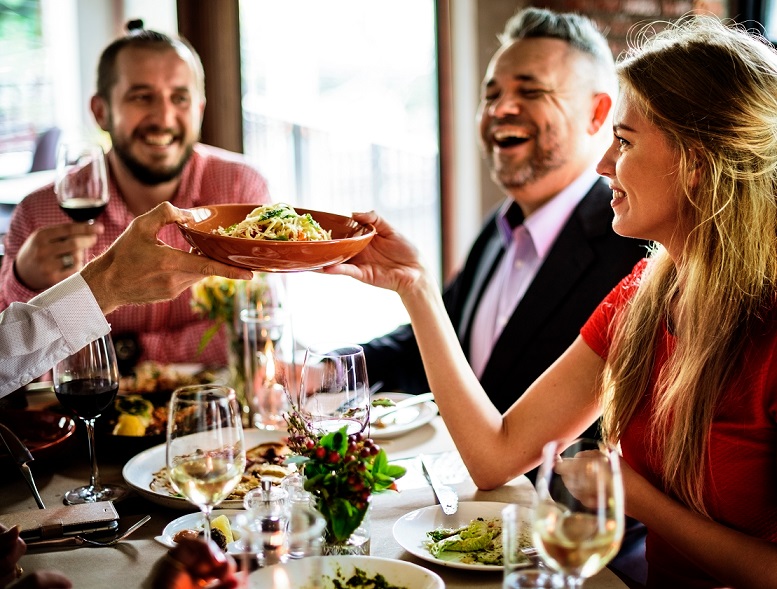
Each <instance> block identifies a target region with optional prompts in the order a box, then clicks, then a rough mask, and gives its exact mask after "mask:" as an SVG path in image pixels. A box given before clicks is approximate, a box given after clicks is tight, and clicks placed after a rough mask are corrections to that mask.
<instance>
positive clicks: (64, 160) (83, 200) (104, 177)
mask: <svg viewBox="0 0 777 589" xmlns="http://www.w3.org/2000/svg"><path fill="white" fill-rule="evenodd" d="M54 189H55V192H56V194H57V202H59V206H60V208H61V209H62V211H63V212H65V213H66V214H67V215H68V216H69V217H70V218H71V219H73V220H74V221H76V222H81V223H84V222H88V223H91V222H93V221H94V219H96V218H97V216H98V215H99V214H100V213H102V212H103V211H104V210H105V207H106V206H107V205H108V199H109V198H110V191H109V190H108V169H107V166H106V164H105V154H104V153H103V149H102V147H101V146H100V145H99V144H97V143H89V142H83V141H75V142H65V143H62V144H61V145H60V146H59V149H58V150H57V172H56V181H55V183H54Z"/></svg>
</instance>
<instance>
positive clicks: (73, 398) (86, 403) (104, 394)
mask: <svg viewBox="0 0 777 589" xmlns="http://www.w3.org/2000/svg"><path fill="white" fill-rule="evenodd" d="M117 392H119V384H118V383H116V382H111V381H110V380H109V379H106V378H77V379H75V380H71V381H68V382H63V383H61V384H60V385H59V387H58V388H57V390H56V395H57V400H58V401H59V402H60V403H61V404H62V405H63V406H64V407H66V408H67V409H69V410H70V411H72V412H73V413H74V414H75V415H76V416H77V417H80V418H81V419H96V418H97V417H99V416H100V415H101V414H102V412H103V411H105V409H107V408H108V406H109V405H110V404H111V403H112V402H113V399H114V398H115V397H116V393H117Z"/></svg>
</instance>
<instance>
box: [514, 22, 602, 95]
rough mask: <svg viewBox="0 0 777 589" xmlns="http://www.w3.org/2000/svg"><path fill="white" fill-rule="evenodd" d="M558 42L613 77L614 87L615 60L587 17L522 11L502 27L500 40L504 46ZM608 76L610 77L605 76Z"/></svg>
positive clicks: (600, 34)
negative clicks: (520, 42) (545, 40)
mask: <svg viewBox="0 0 777 589" xmlns="http://www.w3.org/2000/svg"><path fill="white" fill-rule="evenodd" d="M531 38H535V39H536V38H549V39H560V40H562V41H565V42H566V43H568V44H569V45H570V47H574V48H575V49H577V50H578V51H580V52H581V53H584V54H585V55H588V56H589V57H591V58H592V60H593V61H594V63H596V64H597V65H599V66H600V67H602V71H603V72H607V74H611V75H612V83H613V84H615V61H614V59H613V56H612V50H611V49H610V46H609V44H608V43H607V39H605V37H604V35H603V34H602V33H601V32H600V31H599V29H598V28H597V26H596V24H595V23H594V22H593V21H592V20H591V19H590V18H588V17H586V16H583V15H581V14H576V13H572V12H563V13H562V12H553V11H552V10H547V9H545V8H534V7H530V8H524V9H523V10H520V11H518V12H516V13H515V14H514V15H513V16H512V17H510V19H509V20H508V21H507V23H506V24H505V28H504V31H503V32H502V33H501V34H500V35H499V41H500V42H501V43H502V44H503V45H505V44H508V43H512V42H513V41H517V40H519V39H531ZM608 77H609V75H608Z"/></svg>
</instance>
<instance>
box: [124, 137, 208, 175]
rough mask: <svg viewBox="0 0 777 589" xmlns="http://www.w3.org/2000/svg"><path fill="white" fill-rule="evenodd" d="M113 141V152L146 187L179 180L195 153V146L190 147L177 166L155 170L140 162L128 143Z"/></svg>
mask: <svg viewBox="0 0 777 589" xmlns="http://www.w3.org/2000/svg"><path fill="white" fill-rule="evenodd" d="M111 139H112V140H113V145H112V147H113V151H114V152H115V153H116V155H117V157H118V158H119V160H120V161H121V163H122V164H124V166H125V167H126V168H127V169H128V170H129V171H130V173H131V174H132V175H133V176H134V177H135V179H136V180H137V181H138V182H140V183H141V184H143V185H145V186H157V185H158V184H164V183H165V182H169V181H170V180H174V179H175V178H178V177H179V176H180V175H181V173H182V172H183V169H184V167H185V166H186V164H187V163H189V159H191V157H192V153H194V145H189V146H188V147H187V148H186V151H184V153H183V156H182V157H181V160H180V161H179V162H178V164H177V165H175V166H167V167H164V168H158V169H155V168H150V167H149V166H146V165H145V164H143V163H141V162H139V161H138V160H137V159H136V158H135V157H134V156H133V155H132V154H131V153H130V150H129V143H128V142H121V141H116V140H115V138H114V137H113V136H112V137H111Z"/></svg>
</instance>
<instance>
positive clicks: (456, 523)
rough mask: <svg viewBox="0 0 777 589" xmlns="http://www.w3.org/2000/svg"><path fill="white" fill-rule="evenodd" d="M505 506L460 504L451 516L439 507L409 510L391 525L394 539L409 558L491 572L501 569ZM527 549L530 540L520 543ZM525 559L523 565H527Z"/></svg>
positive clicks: (472, 503)
mask: <svg viewBox="0 0 777 589" xmlns="http://www.w3.org/2000/svg"><path fill="white" fill-rule="evenodd" d="M507 505H508V503H497V502H492V501H463V502H460V503H459V508H458V510H457V511H456V513H455V514H453V515H445V514H444V513H443V512H442V509H440V506H439V505H432V506H430V507H424V508H422V509H417V510H415V511H411V512H410V513H408V514H406V515H404V516H402V517H401V518H399V519H398V520H397V521H396V523H395V524H394V529H393V533H394V539H395V540H396V541H397V542H398V543H399V545H400V546H402V548H404V549H405V550H407V551H408V552H409V553H410V554H412V555H413V556H417V557H418V558H421V559H423V560H426V561H428V562H432V563H435V564H439V565H442V566H447V567H453V568H459V569H472V570H495V571H501V570H502V568H503V554H502V509H504V508H505V507H507ZM523 543H525V546H526V547H529V546H531V537H529V536H528V535H527V537H526V538H525V539H524V540H523V542H522V546H521V547H523ZM530 564H531V562H530V561H529V559H528V558H527V559H526V565H527V566H528V565H530Z"/></svg>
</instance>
